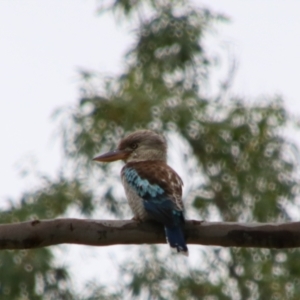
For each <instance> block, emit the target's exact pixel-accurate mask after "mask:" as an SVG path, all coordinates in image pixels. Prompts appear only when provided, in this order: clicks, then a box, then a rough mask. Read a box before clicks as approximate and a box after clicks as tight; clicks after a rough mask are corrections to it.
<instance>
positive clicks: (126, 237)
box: [0, 219, 300, 249]
mask: <svg viewBox="0 0 300 300" xmlns="http://www.w3.org/2000/svg"><path fill="white" fill-rule="evenodd" d="M185 235H186V239H187V243H188V244H197V245H214V246H223V247H260V248H295V247H300V222H290V223H280V224H274V223H254V224H243V223H226V222H225V223H221V222H204V221H195V220H188V221H186V226H185ZM165 242H166V240H165V235H164V230H163V227H162V226H161V225H160V224H157V223H155V222H143V223H138V222H136V221H133V220H83V219H54V220H35V221H29V222H22V223H13V224H3V225H0V249H29V248H39V247H46V246H52V245H57V244H83V245H91V246H109V245H120V244H160V243H165Z"/></svg>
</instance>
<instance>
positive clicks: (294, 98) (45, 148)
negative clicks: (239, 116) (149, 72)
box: [0, 0, 300, 251]
mask: <svg viewBox="0 0 300 300" xmlns="http://www.w3.org/2000/svg"><path fill="white" fill-rule="evenodd" d="M195 2H196V3H202V4H204V6H208V7H210V8H212V9H213V10H215V11H219V12H222V13H224V14H226V15H227V16H229V17H230V18H231V22H230V23H228V24H226V25H222V26H220V27H218V26H216V28H217V29H219V30H218V34H217V35H215V41H214V42H213V43H212V45H215V48H214V49H212V51H216V52H220V51H221V50H220V49H221V48H222V47H223V48H224V49H229V52H230V53H231V54H232V55H233V56H234V57H235V58H236V59H237V61H238V66H239V69H238V72H237V74H236V80H235V84H234V86H233V89H234V91H235V92H236V93H239V94H241V95H244V96H246V97H247V98H249V99H250V98H253V97H257V96H259V95H274V94H281V95H283V96H284V98H285V100H286V104H287V107H288V109H289V110H290V111H292V112H293V113H298V114H300V99H299V78H300V76H299V74H298V73H299V70H300V55H299V53H300V38H299V37H300V18H299V12H300V1H299V0H285V1H283V0H281V1H280V0H277V1H274V0H264V1H261V0H251V1H247V0H244V1H241V0H205V1H202V2H200V1H199V2H197V1H195ZM96 5H97V1H91V0H56V1H53V0H44V1H39V0H26V1H24V0H11V1H5V0H0V88H1V96H0V97H1V100H0V101H1V110H0V136H1V140H2V143H1V156H0V164H1V173H0V179H1V185H0V187H1V188H0V206H1V202H2V203H3V202H5V199H6V198H7V197H18V196H19V195H20V194H21V192H22V191H24V190H26V188H27V187H28V186H33V185H34V184H35V182H34V180H31V181H29V182H28V181H26V180H23V179H22V178H20V177H19V176H18V167H17V166H18V165H19V166H20V165H25V166H27V165H32V164H34V161H36V168H37V169H38V170H41V171H42V172H44V173H47V174H52V175H54V174H55V173H56V170H57V168H58V166H59V164H60V157H61V152H60V147H59V144H58V143H57V142H56V143H54V139H53V135H54V132H55V129H56V128H57V126H56V124H55V123H53V122H52V121H51V120H50V116H51V114H52V112H53V111H54V110H55V109H56V108H58V107H61V106H65V105H68V104H72V103H75V101H76V100H77V99H78V95H79V93H78V76H77V70H78V69H79V68H83V69H92V70H98V71H100V72H102V73H107V74H111V73H115V72H118V71H120V70H121V69H122V54H124V53H125V51H126V49H127V48H128V47H129V45H130V43H131V42H132V36H130V35H129V34H128V32H127V31H126V29H125V28H124V27H123V26H122V25H118V26H116V25H115V23H114V20H113V18H112V17H111V16H110V15H105V16H97V14H96ZM211 39H212V38H210V40H211ZM80 249H82V248H80ZM80 251H82V250H80ZM84 251H86V250H84Z"/></svg>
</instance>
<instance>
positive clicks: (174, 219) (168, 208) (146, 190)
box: [123, 167, 183, 226]
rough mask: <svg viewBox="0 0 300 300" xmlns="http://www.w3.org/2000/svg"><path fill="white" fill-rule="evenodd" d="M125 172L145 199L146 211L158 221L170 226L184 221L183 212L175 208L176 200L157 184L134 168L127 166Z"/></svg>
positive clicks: (130, 183) (132, 184)
mask: <svg viewBox="0 0 300 300" xmlns="http://www.w3.org/2000/svg"><path fill="white" fill-rule="evenodd" d="M123 174H124V176H125V178H126V180H127V182H128V183H129V185H130V186H131V187H133V188H134V189H135V191H136V192H137V194H138V195H139V196H140V197H141V198H142V199H143V200H144V207H145V209H146V211H147V212H148V213H149V215H151V216H152V217H153V218H154V219H155V220H156V221H158V222H161V223H163V224H165V225H168V226H174V225H177V224H180V223H182V222H183V213H182V212H181V211H178V210H176V209H175V205H174V202H173V201H172V200H171V199H170V197H169V196H168V195H167V194H166V193H165V191H164V189H162V188H161V187H160V186H159V185H157V184H151V183H150V182H149V181H148V180H147V179H143V178H141V177H140V176H139V174H138V172H137V171H136V170H135V169H134V168H130V167H126V168H125V169H124V170H123Z"/></svg>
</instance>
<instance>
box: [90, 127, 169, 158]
mask: <svg viewBox="0 0 300 300" xmlns="http://www.w3.org/2000/svg"><path fill="white" fill-rule="evenodd" d="M94 160H96V161H101V162H112V161H116V160H124V161H125V162H131V161H146V160H161V161H164V162H165V161H166V160H167V143H166V140H165V138H164V137H163V136H162V135H159V134H157V133H155V132H154V131H151V130H138V131H136V132H133V133H131V134H129V135H128V136H126V137H125V138H124V139H122V140H121V142H120V143H119V145H118V148H117V149H116V150H114V151H110V152H107V153H105V154H102V155H100V156H97V157H95V158H94Z"/></svg>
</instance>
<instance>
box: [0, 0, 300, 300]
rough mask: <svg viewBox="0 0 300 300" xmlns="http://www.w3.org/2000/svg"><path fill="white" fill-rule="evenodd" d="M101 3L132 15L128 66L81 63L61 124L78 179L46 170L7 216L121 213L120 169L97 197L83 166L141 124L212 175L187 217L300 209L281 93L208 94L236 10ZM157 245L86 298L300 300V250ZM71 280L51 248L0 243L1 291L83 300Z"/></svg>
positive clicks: (272, 217) (275, 217) (274, 215)
mask: <svg viewBox="0 0 300 300" xmlns="http://www.w3.org/2000/svg"><path fill="white" fill-rule="evenodd" d="M101 4H102V5H103V6H102V9H103V10H105V11H113V12H114V13H115V14H116V16H117V18H118V16H119V15H121V16H122V17H123V20H131V21H132V20H133V23H134V24H135V25H134V26H135V30H134V34H135V43H134V44H133V45H132V48H131V49H130V50H129V51H128V53H127V55H126V57H125V69H124V72H123V74H121V75H120V76H115V77H110V78H103V77H102V76H101V75H99V74H96V73H90V72H85V71H84V72H82V73H81V75H82V86H81V100H80V101H79V103H78V104H77V105H76V107H75V108H74V109H73V110H72V111H71V112H70V111H68V113H67V116H66V115H64V117H63V122H62V125H61V130H62V138H63V146H64V153H65V158H66V160H67V161H68V163H69V166H70V168H73V170H74V172H72V174H73V177H72V178H70V176H66V177H62V176H60V178H59V179H58V180H57V181H53V180H50V179H47V178H44V179H43V181H42V182H41V188H40V189H38V190H36V191H33V192H31V193H28V194H26V195H24V196H23V197H22V198H21V200H20V201H19V202H18V204H15V203H12V205H11V209H9V210H7V211H3V212H1V214H0V216H1V219H0V220H1V222H2V223H6V222H7V223H8V222H15V221H23V220H28V219H33V218H54V217H57V216H61V215H63V214H64V213H65V212H66V210H67V209H68V208H69V207H74V206H75V207H77V208H79V210H80V211H81V212H82V213H83V214H85V215H88V214H90V213H92V212H93V209H94V208H96V207H101V209H106V210H107V211H108V212H110V213H112V214H114V215H116V216H121V215H122V210H123V206H122V209H120V208H118V202H119V199H118V198H117V196H116V194H115V193H114V188H113V184H112V183H111V182H110V183H109V182H108V181H107V180H106V179H107V178H110V177H114V176H117V175H116V174H115V173H111V170H112V169H111V167H110V166H102V170H101V171H100V172H101V178H102V179H101V186H102V188H103V187H104V190H102V196H103V197H100V198H98V197H96V196H95V194H94V191H96V187H95V186H94V185H93V183H91V182H89V183H87V182H83V180H82V176H81V174H89V173H90V172H93V171H92V166H91V158H92V157H93V156H94V155H95V154H96V153H98V152H100V151H105V150H108V149H112V148H114V147H115V146H116V143H117V142H118V141H119V140H120V138H121V137H122V136H123V135H124V134H125V133H127V132H131V131H133V130H135V129H137V128H150V129H155V130H158V131H161V132H164V133H165V134H166V135H169V134H170V133H175V134H176V136H177V137H178V138H179V139H181V140H182V141H184V142H185V144H186V145H187V147H188V148H189V149H190V150H191V151H192V153H193V158H194V159H196V162H197V163H196V164H197V167H199V168H198V169H197V170H201V172H202V174H201V175H202V176H203V177H204V178H205V180H204V181H203V182H201V183H200V182H198V181H195V180H194V182H193V193H192V194H191V195H192V196H193V199H191V204H192V208H189V207H187V215H188V214H189V210H190V209H193V211H194V212H196V213H197V214H198V216H199V218H205V219H209V218H211V217H212V215H213V214H215V215H217V216H219V218H221V219H222V220H224V221H237V222H241V221H243V222H254V221H259V222H270V221H272V222H282V221H289V220H290V219H291V217H290V216H289V212H288V210H287V207H293V208H294V209H299V208H298V206H297V205H296V203H295V199H296V196H297V194H298V191H299V178H298V177H297V170H298V149H297V147H296V146H295V145H294V144H292V143H290V142H289V141H288V140H287V139H286V138H285V137H284V134H283V131H284V130H285V128H286V127H287V126H288V125H289V124H291V122H292V118H291V116H290V115H289V114H288V112H287V111H286V109H285V107H284V104H283V102H282V99H280V98H279V97H273V98H269V99H264V100H263V101H256V102H252V104H247V103H246V102H244V101H243V100H242V99H238V98H236V97H228V91H227V90H226V91H224V90H222V88H221V89H220V94H219V95H218V96H217V97H215V98H214V97H208V96H205V93H204V92H203V91H204V88H205V86H206V85H207V84H208V82H209V81H210V80H211V78H210V72H211V70H212V68H213V67H214V63H213V58H212V57H211V56H210V55H209V54H208V53H207V52H206V49H205V46H204V43H203V41H204V39H205V36H206V35H207V34H208V33H209V32H210V31H211V30H212V29H213V28H214V27H215V26H216V25H215V24H217V23H218V22H226V21H227V19H226V18H225V17H224V16H223V15H221V14H216V13H213V12H211V11H209V10H207V9H203V8H197V7H194V6H193V5H192V4H191V3H188V1H185V0H182V1H172V0H166V1H155V0H149V1H146V0H143V1H142V0H138V1H129V0H116V1H114V2H113V3H112V2H108V3H106V2H105V1H102V3H101ZM99 87H101V92H99ZM226 95H227V96H226ZM185 159H187V160H189V158H185ZM98 167H99V166H98ZM99 168H100V167H99ZM79 170H80V171H79ZM194 175H196V174H190V176H191V181H193V178H192V177H193V176H194ZM99 181H100V179H99ZM83 183H84V184H83ZM99 199H101V200H99ZM212 212H214V213H212ZM158 249H160V248H158V247H156V246H149V247H146V248H141V249H140V250H139V252H138V253H137V255H136V256H135V257H132V256H131V257H128V260H127V262H126V264H124V265H122V266H120V277H122V278H126V280H125V281H121V283H119V284H118V285H116V286H115V287H104V286H102V285H100V283H99V284H97V283H95V284H94V285H91V286H90V287H89V295H87V296H86V297H85V299H124V297H129V298H131V299H207V300H208V299H298V295H299V293H300V291H299V286H300V285H299V283H300V282H299V280H300V263H299V261H300V260H299V251H298V250H280V251H279V250H278V251H275V250H270V249H236V248H230V249H225V248H213V247H206V248H200V250H199V256H198V258H197V260H196V261H195V262H192V263H190V264H189V265H187V263H185V262H184V261H182V260H181V259H180V258H178V257H175V256H169V257H166V256H164V255H163V254H162V253H160V252H159V251H158ZM190 259H192V258H190ZM193 259H194V257H193ZM67 279H68V275H67V270H66V269H65V268H55V267H54V265H53V257H52V254H51V249H49V248H45V249H41V250H34V251H27V250H26V251H2V252H1V253H0V297H1V295H7V297H9V299H75V298H76V296H75V295H74V294H73V295H72V293H71V291H70V290H69V288H68V283H67V282H68V281H67ZM26 295H27V296H26ZM28 295H30V296H28ZM129 295H130V296H129ZM26 297H27V298H26Z"/></svg>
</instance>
